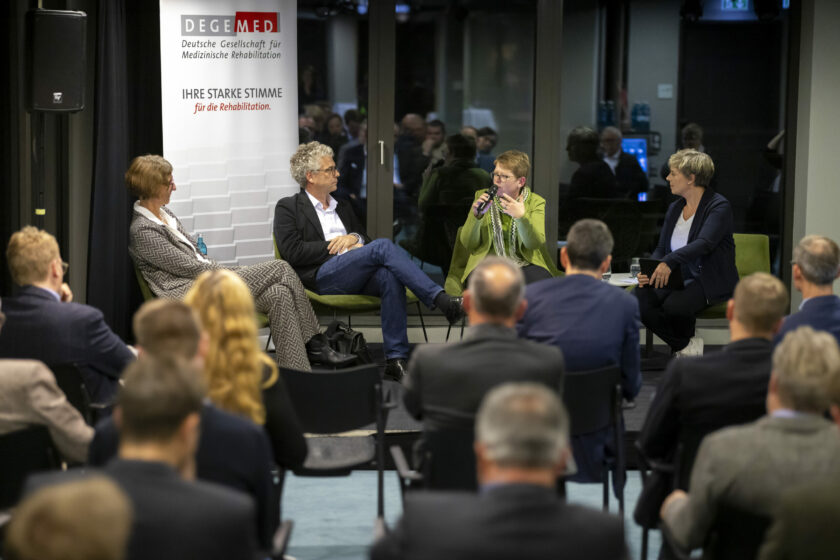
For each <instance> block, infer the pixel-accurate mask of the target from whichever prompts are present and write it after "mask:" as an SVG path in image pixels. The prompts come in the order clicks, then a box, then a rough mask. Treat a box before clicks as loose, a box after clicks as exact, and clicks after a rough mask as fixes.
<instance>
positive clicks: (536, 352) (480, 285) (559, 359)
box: [403, 257, 564, 449]
mask: <svg viewBox="0 0 840 560" xmlns="http://www.w3.org/2000/svg"><path fill="white" fill-rule="evenodd" d="M524 295H525V280H524V277H523V276H522V271H521V270H520V268H519V267H518V266H517V265H516V264H515V263H513V262H512V261H510V260H508V259H504V258H501V257H488V258H486V259H484V260H483V261H482V262H481V263H479V265H478V266H477V267H476V268H475V270H474V271H473V273H472V274H471V275H470V278H469V285H468V288H467V290H466V291H465V292H464V310H465V311H466V312H467V318H468V320H469V324H470V327H469V330H468V331H467V334H466V335H465V336H464V339H463V340H462V341H460V342H455V343H452V344H427V345H422V346H418V347H417V348H416V349H415V351H414V354H413V355H412V358H411V361H410V362H409V366H408V375H407V377H406V382H405V386H406V392H405V395H404V397H403V398H404V402H405V407H406V409H407V410H408V412H409V413H410V414H411V415H412V416H414V417H415V418H417V419H419V420H422V421H423V431H424V432H429V431H435V430H447V429H463V428H465V427H467V428H472V424H473V418H474V415H475V413H476V411H477V410H478V407H479V405H480V404H481V399H482V398H484V395H485V394H486V393H487V392H488V391H489V390H490V389H492V388H493V387H495V386H497V385H500V384H502V383H506V382H510V381H535V382H539V383H543V384H544V385H546V386H547V387H550V388H551V389H552V390H554V391H555V392H557V393H560V392H562V389H563V371H564V365H563V356H562V354H561V353H560V351H559V350H558V349H557V348H554V347H552V346H548V345H543V344H537V343H536V342H531V341H528V340H520V339H518V338H517V337H516V330H515V329H514V327H515V325H516V321H517V320H518V319H519V318H520V317H521V316H522V314H523V313H524V312H525V309H526V308H527V307H528V303H527V302H526V301H525V298H524ZM422 445H423V443H422V440H421V443H420V448H419V449H422Z"/></svg>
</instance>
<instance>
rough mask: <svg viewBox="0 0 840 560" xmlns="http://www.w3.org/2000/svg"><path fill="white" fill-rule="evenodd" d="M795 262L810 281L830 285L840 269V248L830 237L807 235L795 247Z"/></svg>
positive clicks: (819, 284) (820, 284)
mask: <svg viewBox="0 0 840 560" xmlns="http://www.w3.org/2000/svg"><path fill="white" fill-rule="evenodd" d="M793 262H794V264H797V265H799V270H801V271H802V276H804V277H805V280H807V281H808V282H811V283H813V284H817V285H818V286H830V285H831V284H833V283H834V279H835V278H837V273H838V272H839V271H840V249H838V247H837V243H835V242H834V241H832V240H831V239H829V238H828V237H824V236H822V235H806V236H805V237H803V238H802V240H801V241H800V242H799V243H798V244H797V245H796V247H794V248H793Z"/></svg>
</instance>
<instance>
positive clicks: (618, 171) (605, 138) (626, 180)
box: [601, 126, 648, 200]
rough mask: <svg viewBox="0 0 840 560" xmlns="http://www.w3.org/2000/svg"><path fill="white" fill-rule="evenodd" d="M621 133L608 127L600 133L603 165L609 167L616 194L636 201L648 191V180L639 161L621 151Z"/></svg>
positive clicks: (612, 127)
mask: <svg viewBox="0 0 840 560" xmlns="http://www.w3.org/2000/svg"><path fill="white" fill-rule="evenodd" d="M621 139H622V135H621V131H620V130H619V129H617V128H616V127H614V126H608V127H606V128H605V129H604V130H602V131H601V150H602V151H603V154H604V155H603V160H604V163H606V164H607V165H609V166H610V170H611V171H612V172H613V174H614V175H615V179H616V183H617V185H618V194H619V195H620V196H623V197H627V198H630V199H632V200H636V198H637V196H638V194H639V193H643V192H646V191H647V190H648V178H647V175H646V174H645V171H644V169H642V166H641V165H639V160H638V159H636V156H634V155H633V154H628V153H627V152H625V151H624V150H622V149H621Z"/></svg>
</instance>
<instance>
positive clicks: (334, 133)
mask: <svg viewBox="0 0 840 560" xmlns="http://www.w3.org/2000/svg"><path fill="white" fill-rule="evenodd" d="M317 140H318V141H319V142H322V143H324V144H326V145H327V146H329V147H330V148H332V149H333V151H334V152H335V153H338V151H339V150H340V149H341V147H342V146H344V145H345V144H347V142H349V141H350V139H349V138H348V137H347V132H346V131H345V130H344V122H343V121H342V120H341V115H339V114H337V113H331V114H330V115H329V116H327V121H326V123H325V124H324V131H323V132H322V133H321V134H320V135H319V136H318V138H317Z"/></svg>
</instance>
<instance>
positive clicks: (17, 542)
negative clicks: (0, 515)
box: [3, 476, 132, 560]
mask: <svg viewBox="0 0 840 560" xmlns="http://www.w3.org/2000/svg"><path fill="white" fill-rule="evenodd" d="M131 520H132V510H131V504H130V503H129V500H128V497H127V496H126V495H125V492H123V491H122V490H120V488H119V487H118V486H117V485H116V484H114V483H113V482H112V481H111V480H109V479H108V478H106V477H104V476H92V477H90V478H86V479H84V480H77V481H73V482H66V483H64V484H57V485H54V486H48V487H46V488H42V489H40V490H38V491H37V492H34V493H33V494H32V495H30V496H29V497H27V498H26V499H25V500H24V501H23V502H21V503H20V505H19V506H18V507H17V508H16V509H15V512H14V515H13V516H12V520H11V522H10V523H9V526H8V528H7V529H6V545H5V547H6V549H5V553H4V554H3V558H6V559H7V560H123V559H124V558H125V553H126V543H127V541H128V535H129V530H130V528H131Z"/></svg>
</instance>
